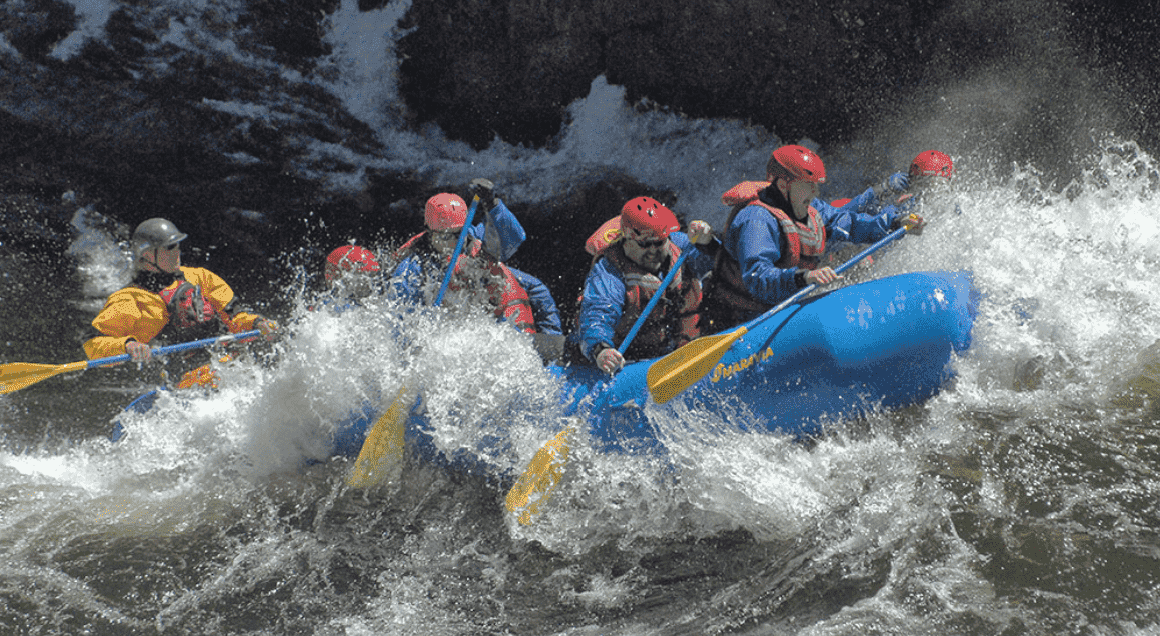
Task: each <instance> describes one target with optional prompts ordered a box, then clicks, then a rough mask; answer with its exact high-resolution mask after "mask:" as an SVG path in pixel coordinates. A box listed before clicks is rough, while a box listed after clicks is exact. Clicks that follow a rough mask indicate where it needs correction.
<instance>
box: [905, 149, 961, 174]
mask: <svg viewBox="0 0 1160 636" xmlns="http://www.w3.org/2000/svg"><path fill="white" fill-rule="evenodd" d="M954 172H955V164H954V163H953V162H952V161H951V158H950V157H948V156H947V155H946V154H945V153H942V152H939V151H937V150H926V151H923V152H920V153H918V156H917V157H915V158H914V161H912V162H910V176H912V177H917V176H920V175H921V176H936V177H947V178H950V176H951V175H952V174H954Z"/></svg>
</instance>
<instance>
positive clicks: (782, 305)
mask: <svg viewBox="0 0 1160 636" xmlns="http://www.w3.org/2000/svg"><path fill="white" fill-rule="evenodd" d="M903 234H906V228H904V227H900V228H898V229H897V230H894V231H893V232H891V233H890V234H887V235H886V236H885V237H884V238H883V239H882V240H880V241H878V242H877V243H875V244H873V245H871V246H870V247H867V248H866V249H864V250H862V251H861V252H858V254H857V255H856V256H854V258H851V259H850V260H848V261H846V262H845V263H842V264H841V265H839V266H837V267H835V268H834V273H835V274H841V273H842V272H844V271H846V270H848V269H850V268H851V267H853V266H854V265H857V264H858V261H861V260H862V259H864V258H866V257H867V256H870V255H871V254H873V253H874V252H877V251H878V250H879V249H881V248H882V246H883V245H886V244H887V243H889V242H891V241H893V240H895V239H897V238H898V237H900V236H902V235H903ZM817 288H818V284H817V283H810V284H809V285H806V286H805V287H802V288H801V289H799V290H798V291H797V293H795V294H794V295H793V296H790V297H789V298H786V299H785V300H783V301H781V302H780V303H778V304H777V306H776V307H774V308H773V309H770V310H769V311H767V312H765V313H764V314H761V315H760V316H758V317H756V318H754V319H753V320H750V321H749V322H747V323H745V325H744V327H745V328H746V329H749V328H750V327H752V326H753V325H756V324H757V323H759V322H761V321H763V320H765V319H767V318H769V317H770V316H772V315H774V314H776V313H777V312H779V311H781V310H782V309H785V308H786V307H789V306H790V305H792V304H794V303H796V302H797V301H799V300H801V299H802V298H804V297H805V295H806V294H808V293H810V292H812V291H814V290H815V289H817Z"/></svg>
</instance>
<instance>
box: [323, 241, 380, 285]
mask: <svg viewBox="0 0 1160 636" xmlns="http://www.w3.org/2000/svg"><path fill="white" fill-rule="evenodd" d="M339 271H348V272H377V271H379V262H378V261H377V260H375V255H374V254H372V253H371V251H370V250H368V249H366V248H365V247H359V246H357V245H343V246H342V247H340V248H338V249H335V250H334V251H333V252H331V253H330V255H329V256H327V257H326V282H328V283H329V282H331V281H332V280H334V278H335V276H337V275H338V272H339Z"/></svg>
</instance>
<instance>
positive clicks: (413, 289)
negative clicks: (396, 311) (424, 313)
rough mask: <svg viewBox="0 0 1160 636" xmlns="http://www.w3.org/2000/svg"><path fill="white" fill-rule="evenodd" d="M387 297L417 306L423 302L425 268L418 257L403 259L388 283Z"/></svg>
mask: <svg viewBox="0 0 1160 636" xmlns="http://www.w3.org/2000/svg"><path fill="white" fill-rule="evenodd" d="M387 297H388V298H392V299H395V300H402V301H406V302H409V303H414V304H416V305H418V304H422V302H423V266H422V264H421V263H420V262H419V257H418V256H414V255H412V256H408V257H407V258H405V259H403V261H402V262H401V263H399V265H398V266H397V267H395V271H394V272H393V273H392V274H391V278H390V280H389V281H388V282H387Z"/></svg>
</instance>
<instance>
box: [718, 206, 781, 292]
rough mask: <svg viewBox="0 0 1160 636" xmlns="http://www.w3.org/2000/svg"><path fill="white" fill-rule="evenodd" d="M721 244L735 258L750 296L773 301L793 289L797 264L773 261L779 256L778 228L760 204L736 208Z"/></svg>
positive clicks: (779, 234) (779, 239)
mask: <svg viewBox="0 0 1160 636" xmlns="http://www.w3.org/2000/svg"><path fill="white" fill-rule="evenodd" d="M724 247H725V250H726V251H727V252H729V255H730V256H732V257H733V258H735V259H737V263H738V264H739V265H740V267H741V277H742V280H743V282H744V283H745V290H746V291H748V292H749V295H750V296H753V297H754V298H756V299H757V300H759V301H761V302H763V303H765V304H767V305H776V304H777V303H779V302H781V301H782V300H785V299H786V298H789V297H790V296H792V295H793V294H794V293H795V292H797V290H798V286H797V283H796V282H794V274H796V273H797V268H796V267H790V268H787V269H782V268H780V267H778V266H777V265H774V263H776V262H777V261H778V260H779V259H780V258H781V228H780V227H779V226H778V224H777V219H775V218H774V217H773V215H771V214H770V213H769V212H768V211H766V210H765V209H764V208H761V207H759V206H749V207H747V208H745V209H744V210H741V211H740V212H738V213H737V216H736V217H734V219H733V223H732V225H730V226H729V228H728V230H727V231H726V238H725V244H724Z"/></svg>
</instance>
